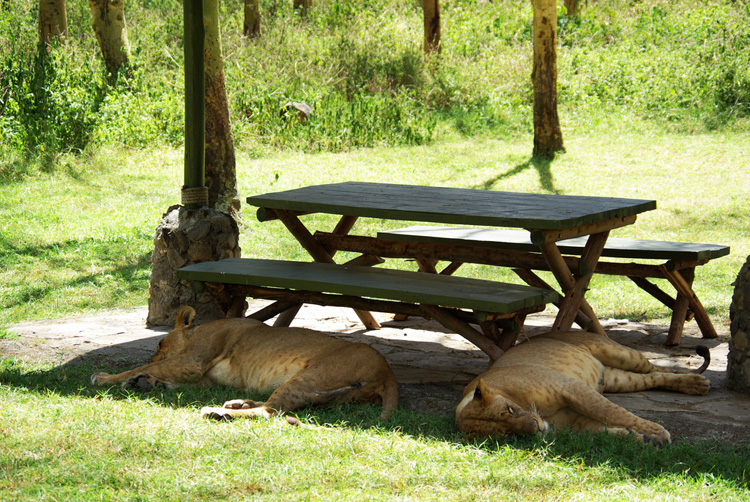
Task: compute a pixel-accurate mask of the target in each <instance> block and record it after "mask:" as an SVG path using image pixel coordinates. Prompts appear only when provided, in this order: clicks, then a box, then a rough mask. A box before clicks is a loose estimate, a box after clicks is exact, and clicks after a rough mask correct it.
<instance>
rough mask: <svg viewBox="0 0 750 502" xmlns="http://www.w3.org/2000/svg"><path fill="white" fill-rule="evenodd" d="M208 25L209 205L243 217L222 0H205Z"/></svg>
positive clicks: (207, 132)
mask: <svg viewBox="0 0 750 502" xmlns="http://www.w3.org/2000/svg"><path fill="white" fill-rule="evenodd" d="M203 9H204V10H203V24H204V25H205V27H206V46H205V57H206V59H205V69H206V77H205V79H206V185H207V186H208V205H209V207H211V208H213V209H216V210H218V211H221V212H224V213H227V214H229V215H230V216H232V217H233V218H234V219H235V220H237V221H239V219H240V212H239V211H240V203H239V197H238V196H237V175H236V170H235V168H236V165H235V156H234V138H233V136H232V128H231V124H230V122H229V101H228V99H227V92H226V86H225V80H224V58H223V55H222V51H221V35H220V32H219V0H204V2H203Z"/></svg>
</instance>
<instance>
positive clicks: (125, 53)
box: [89, 0, 130, 75]
mask: <svg viewBox="0 0 750 502" xmlns="http://www.w3.org/2000/svg"><path fill="white" fill-rule="evenodd" d="M89 7H90V8H91V22H92V25H93V28H94V34H95V35H96V39H97V40H98V41H99V47H100V48H101V51H102V58H103V59H104V65H105V66H106V67H107V72H109V74H110V75H114V74H116V73H117V72H118V71H119V70H120V68H123V67H125V66H126V65H127V64H128V62H129V61H130V42H129V41H128V27H127V25H126V24H125V2H124V0H89Z"/></svg>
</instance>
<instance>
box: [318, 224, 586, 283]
mask: <svg viewBox="0 0 750 502" xmlns="http://www.w3.org/2000/svg"><path fill="white" fill-rule="evenodd" d="M315 238H316V239H317V240H318V241H319V242H320V243H321V244H323V245H324V246H326V247H330V248H331V249H338V250H340V251H353V252H356V253H370V254H375V255H378V256H382V257H384V258H423V259H433V260H443V261H451V262H466V263H479V264H483V265H495V266H500V267H523V268H532V269H535V270H546V269H548V267H547V262H546V261H545V260H544V257H543V256H542V255H541V254H539V253H538V251H539V248H537V247H535V248H534V250H535V251H537V253H529V252H528V251H518V250H514V249H493V248H485V247H480V246H472V245H470V243H468V244H467V243H464V244H463V245H462V244H460V243H457V244H453V243H450V242H447V243H439V242H416V241H398V240H383V239H376V238H375V237H364V236H360V235H333V234H330V233H327V232H315ZM564 260H565V262H566V263H567V264H568V267H569V268H570V269H571V270H575V271H576V272H578V273H585V272H586V270H585V269H582V268H581V264H582V262H581V261H580V260H579V259H578V258H575V257H570V256H566V257H564ZM584 266H585V264H584Z"/></svg>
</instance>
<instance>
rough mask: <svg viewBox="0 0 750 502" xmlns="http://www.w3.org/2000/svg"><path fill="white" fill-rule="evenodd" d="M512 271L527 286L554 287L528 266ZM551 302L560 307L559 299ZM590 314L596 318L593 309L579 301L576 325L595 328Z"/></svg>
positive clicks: (552, 289) (550, 288) (586, 329)
mask: <svg viewBox="0 0 750 502" xmlns="http://www.w3.org/2000/svg"><path fill="white" fill-rule="evenodd" d="M513 272H515V274H516V275H517V276H518V277H520V278H521V279H523V281H524V282H525V283H526V284H528V285H529V286H533V287H535V288H542V289H548V290H550V291H555V288H553V287H552V286H550V285H549V284H547V283H546V282H545V281H544V280H543V279H542V278H541V277H539V276H538V275H536V274H535V273H534V272H533V271H532V270H530V269H528V268H514V269H513ZM553 303H554V305H555V306H556V307H557V308H558V309H559V308H560V302H559V301H558V302H553ZM586 307H588V310H589V311H590V314H587V313H586ZM591 316H593V318H594V319H595V320H597V319H596V315H595V314H594V311H593V309H592V308H591V306H590V305H589V304H588V303H587V302H586V300H585V299H584V300H583V301H582V302H581V308H580V309H579V310H578V313H577V314H576V318H575V323H576V324H577V325H578V326H580V327H581V329H583V330H584V331H588V330H590V329H593V330H596V327H595V323H594V321H593V320H592V318H591ZM597 321H598V320H597Z"/></svg>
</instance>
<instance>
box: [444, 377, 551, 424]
mask: <svg viewBox="0 0 750 502" xmlns="http://www.w3.org/2000/svg"><path fill="white" fill-rule="evenodd" d="M547 427H548V425H547V423H546V422H545V421H544V420H543V419H542V417H540V416H539V415H538V414H537V413H535V412H533V411H529V410H524V409H523V408H521V407H520V406H519V405H518V404H516V403H515V402H513V401H512V400H510V399H508V398H507V397H505V396H503V395H501V394H500V393H498V392H493V391H492V389H491V388H489V387H488V386H487V385H486V384H485V382H484V380H482V379H479V382H478V383H477V386H476V388H475V389H474V392H469V393H468V394H466V395H465V396H464V398H463V400H462V401H461V402H460V403H459V405H458V407H457V408H456V428H457V429H458V430H460V431H462V432H465V433H467V434H469V436H470V437H474V436H482V437H501V436H506V435H509V434H544V433H545V432H546V431H547Z"/></svg>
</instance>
